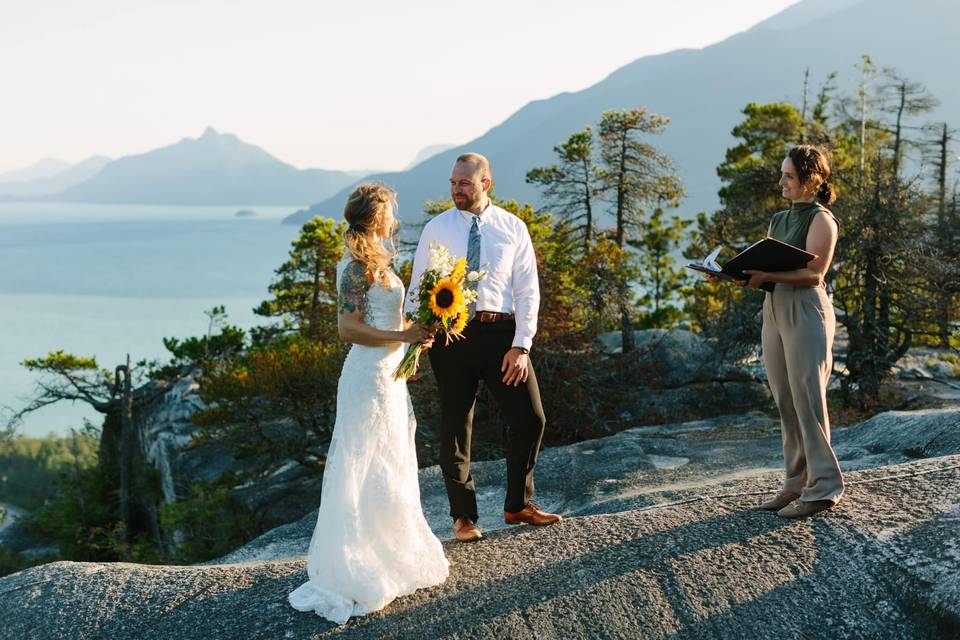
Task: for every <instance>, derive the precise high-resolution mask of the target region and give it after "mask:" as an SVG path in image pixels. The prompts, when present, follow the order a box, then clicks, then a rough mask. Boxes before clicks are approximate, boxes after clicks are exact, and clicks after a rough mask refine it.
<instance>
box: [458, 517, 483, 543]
mask: <svg viewBox="0 0 960 640" xmlns="http://www.w3.org/2000/svg"><path fill="white" fill-rule="evenodd" d="M453 537H455V538H456V539H457V540H459V541H460V542H473V541H474V540H479V539H480V538H482V537H483V534H482V533H480V529H479V527H477V525H475V524H473V520H471V519H470V518H457V519H456V520H454V521H453Z"/></svg>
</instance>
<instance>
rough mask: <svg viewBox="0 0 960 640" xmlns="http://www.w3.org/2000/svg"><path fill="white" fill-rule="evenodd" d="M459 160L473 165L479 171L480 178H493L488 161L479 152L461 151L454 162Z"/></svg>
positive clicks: (458, 162) (457, 162)
mask: <svg viewBox="0 0 960 640" xmlns="http://www.w3.org/2000/svg"><path fill="white" fill-rule="evenodd" d="M461 162H463V163H465V164H471V165H473V166H474V167H475V168H476V169H477V170H478V171H479V172H480V178H481V179H483V178H490V180H493V172H492V171H491V170H490V161H489V160H487V159H486V158H485V157H483V156H482V155H480V154H479V153H474V152H473V151H468V152H466V153H462V154H460V156H459V157H458V158H457V161H456V162H455V163H454V164H460V163H461Z"/></svg>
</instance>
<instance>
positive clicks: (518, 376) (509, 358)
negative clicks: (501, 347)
mask: <svg viewBox="0 0 960 640" xmlns="http://www.w3.org/2000/svg"><path fill="white" fill-rule="evenodd" d="M500 372H501V373H503V374H504V375H503V383H504V384H506V385H513V386H515V387H516V386H519V385H520V384H521V383H523V382H526V381H527V376H528V375H529V374H528V372H527V354H525V353H524V352H523V351H520V349H517V348H516V347H511V349H510V350H509V351H507V352H506V353H505V354H504V355H503V363H502V364H501V365H500Z"/></svg>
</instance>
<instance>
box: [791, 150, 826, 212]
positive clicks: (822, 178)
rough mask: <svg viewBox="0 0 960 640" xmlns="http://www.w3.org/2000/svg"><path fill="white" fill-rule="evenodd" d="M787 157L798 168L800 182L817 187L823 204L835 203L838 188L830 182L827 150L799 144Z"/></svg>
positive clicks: (819, 198) (818, 198)
mask: <svg viewBox="0 0 960 640" xmlns="http://www.w3.org/2000/svg"><path fill="white" fill-rule="evenodd" d="M787 157H789V158H790V160H791V161H793V166H794V167H795V168H796V169H797V177H798V178H800V184H810V185H811V186H814V187H816V189H817V200H818V201H819V202H820V203H821V204H825V205H827V204H833V202H834V201H836V199H837V190H836V189H835V188H834V186H833V185H832V184H830V183H829V182H828V180H829V178H830V161H829V160H827V151H826V149H824V148H822V147H818V146H816V145H812V144H801V145H797V146H796V147H794V148H793V149H790V152H789V153H787Z"/></svg>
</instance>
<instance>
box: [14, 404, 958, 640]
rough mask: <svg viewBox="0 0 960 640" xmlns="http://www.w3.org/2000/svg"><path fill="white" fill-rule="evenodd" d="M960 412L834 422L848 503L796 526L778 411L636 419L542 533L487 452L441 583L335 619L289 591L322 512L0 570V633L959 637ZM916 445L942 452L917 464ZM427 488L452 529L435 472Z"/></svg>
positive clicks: (553, 484)
mask: <svg viewBox="0 0 960 640" xmlns="http://www.w3.org/2000/svg"><path fill="white" fill-rule="evenodd" d="M957 412H958V410H957V409H955V408H954V409H949V410H941V411H928V412H922V414H918V415H914V414H909V413H891V414H884V415H882V416H878V417H877V418H874V419H873V420H872V421H868V422H866V423H863V424H862V425H860V426H858V427H852V428H850V429H846V430H840V431H838V432H837V433H836V441H837V448H838V452H841V453H842V455H841V458H842V459H843V460H842V464H843V466H844V467H845V468H846V469H847V470H848V473H847V487H848V488H847V493H846V496H845V499H844V501H843V502H842V503H841V504H840V505H839V506H838V507H837V508H835V509H833V510H831V511H828V512H826V513H824V514H821V515H818V516H816V517H813V518H809V519H807V520H803V521H798V522H790V521H784V520H781V519H779V518H777V517H776V516H775V515H773V514H771V513H768V512H762V511H757V510H755V509H754V508H753V507H755V505H756V504H757V502H758V501H760V500H761V499H762V498H763V496H764V495H766V494H769V493H770V492H772V491H775V490H776V488H777V487H778V485H779V481H780V474H781V472H780V470H779V467H780V461H779V453H778V449H779V436H778V434H777V431H776V430H777V425H776V423H774V422H773V421H771V420H770V419H768V418H766V417H763V416H759V415H757V416H746V417H743V416H740V417H738V416H728V417H724V418H719V419H713V420H702V421H697V422H688V423H683V424H672V425H663V426H654V427H641V428H637V429H631V430H629V431H626V432H622V433H620V434H617V435H615V436H611V437H609V438H603V439H599V440H592V441H588V442H583V443H579V444H577V445H572V446H569V447H560V448H556V449H548V450H545V451H544V452H543V454H542V457H541V459H540V463H539V465H538V485H539V492H540V495H541V497H542V499H543V500H542V501H543V502H544V504H545V506H548V507H552V508H559V509H561V510H562V511H563V512H564V513H565V515H566V519H565V520H564V522H562V523H560V524H558V525H555V526H552V527H547V528H545V529H534V528H530V527H520V528H516V529H511V530H497V527H496V526H495V525H496V523H497V522H498V518H497V516H498V514H499V509H500V505H501V503H502V497H503V494H502V483H503V466H502V465H503V463H502V461H491V462H485V463H479V464H477V465H476V467H477V468H476V474H475V477H476V480H477V483H478V486H479V490H480V495H481V506H480V511H481V522H480V524H481V526H483V527H484V529H485V531H486V532H487V534H488V535H487V536H486V538H485V539H484V540H483V541H481V542H479V543H475V544H470V545H459V544H455V543H452V542H449V541H447V542H445V550H446V553H447V555H448V557H449V558H450V560H451V576H450V578H449V579H448V580H447V582H446V583H444V584H443V585H440V586H438V587H435V588H432V589H427V590H423V591H419V592H417V593H415V594H413V595H411V596H408V597H405V598H401V599H399V600H397V601H395V602H394V603H392V604H391V605H389V606H388V607H387V608H386V609H384V610H383V611H381V612H378V613H375V614H372V615H370V616H367V617H365V618H362V619H359V620H354V621H352V622H350V623H349V624H347V625H345V626H343V627H335V626H334V625H332V624H330V623H327V622H326V621H324V620H322V619H320V618H318V617H316V616H314V615H312V614H303V613H299V612H297V611H295V610H293V609H292V608H290V607H289V605H288V604H287V602H286V594H287V593H289V591H291V590H292V589H293V588H295V587H296V586H297V585H298V584H300V582H302V581H303V580H304V579H305V571H304V566H305V562H304V558H303V557H302V554H303V553H305V551H306V543H307V541H308V540H309V533H310V531H311V530H312V526H313V522H314V521H315V518H316V515H315V513H314V514H308V516H306V517H304V518H302V519H301V520H300V521H298V522H295V523H291V524H289V525H285V526H284V527H280V528H278V529H275V530H273V531H271V532H269V533H267V534H265V535H264V536H261V537H260V538H258V539H257V540H255V541H253V542H252V543H250V544H248V545H245V546H244V547H242V548H241V549H238V550H237V551H236V552H234V553H233V554H230V555H228V556H227V557H225V558H223V559H221V560H219V561H216V562H213V563H207V564H204V565H198V566H189V567H170V566H162V567H155V566H145V565H134V564H93V563H70V562H58V563H52V564H47V565H42V566H40V567H35V568H32V569H28V570H25V571H22V572H20V573H18V574H14V575H12V576H8V577H6V578H4V579H2V580H0V610H4V611H8V612H16V613H15V614H14V615H13V618H12V620H9V621H8V622H7V623H6V624H5V625H4V626H3V627H2V628H0V637H3V638H6V637H10V638H80V637H84V638H90V637H103V638H116V639H118V640H122V639H124V638H143V637H181V638H194V637H203V638H210V639H211V640H217V639H220V638H260V637H276V638H291V639H293V638H321V637H328V636H343V637H349V638H385V637H386V638H406V637H417V638H422V639H427V638H452V637H457V638H504V637H510V638H544V637H562V638H601V637H603V638H638V637H639V638H646V637H649V638H659V637H689V638H729V637H741V638H769V637H787V638H792V637H807V638H831V639H832V638H875V637H883V638H930V637H955V636H957V635H958V634H960V577H958V576H960V540H958V535H957V531H958V530H960V455H957V453H960V452H958V451H957V450H953V451H950V449H951V447H953V446H954V445H953V444H951V443H952V442H954V441H953V440H950V439H949V438H948V436H949V434H950V433H951V431H950V427H951V426H953V427H954V430H956V427H957V423H956V420H957V417H958V413H957ZM868 434H869V437H868ZM904 434H911V435H910V436H909V437H908V436H907V435H904ZM917 443H920V445H922V446H923V447H925V448H924V451H930V452H933V453H937V454H939V453H941V452H943V453H949V454H950V455H939V456H938V457H931V458H924V459H910V458H911V454H904V451H905V450H910V451H913V449H912V447H913V446H914V445H917ZM905 444H906V445H909V446H907V447H906V449H905V448H904V445H905ZM935 447H942V448H941V449H935ZM881 449H882V450H881ZM861 454H862V455H861ZM881 455H887V456H888V458H886V459H883V458H881V457H878V456H881ZM898 459H902V460H908V461H907V462H901V463H899V464H896V465H890V464H889V462H890V461H893V460H898ZM876 464H880V465H881V466H874V465H876ZM852 468H857V469H859V470H856V471H850V469H852ZM421 487H422V497H423V502H424V507H425V510H426V511H427V514H428V516H429V518H430V520H431V522H432V524H433V526H434V528H435V530H437V531H438V533H441V534H443V535H445V536H446V534H447V527H448V518H447V517H446V516H445V514H444V511H445V504H444V499H443V493H442V492H443V489H442V483H441V482H440V478H439V474H438V471H437V469H436V468H428V469H424V470H422V471H421Z"/></svg>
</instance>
